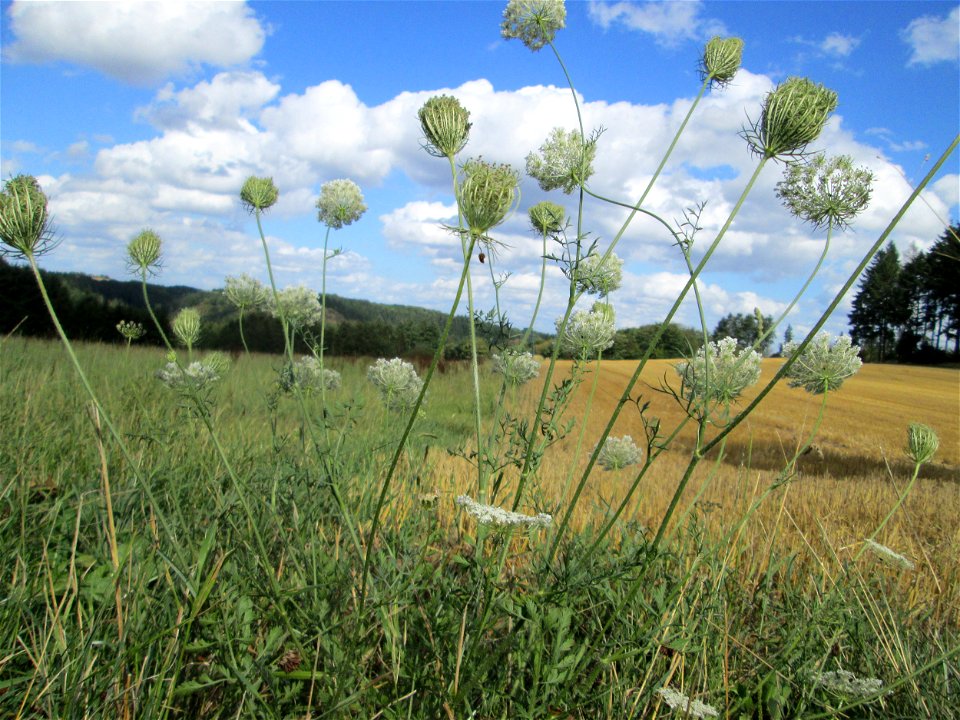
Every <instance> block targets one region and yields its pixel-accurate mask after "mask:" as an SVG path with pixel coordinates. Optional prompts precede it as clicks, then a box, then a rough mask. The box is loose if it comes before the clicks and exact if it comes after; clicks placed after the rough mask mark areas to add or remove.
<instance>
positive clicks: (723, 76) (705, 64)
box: [700, 37, 743, 87]
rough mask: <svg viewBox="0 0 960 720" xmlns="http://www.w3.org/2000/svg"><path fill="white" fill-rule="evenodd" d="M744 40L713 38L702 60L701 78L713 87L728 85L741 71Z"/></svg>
mask: <svg viewBox="0 0 960 720" xmlns="http://www.w3.org/2000/svg"><path fill="white" fill-rule="evenodd" d="M742 58H743V40H741V39H740V38H738V37H730V38H722V37H712V38H710V40H709V41H708V42H707V45H706V47H705V48H704V50H703V57H702V58H701V59H700V76H701V78H702V79H703V80H710V83H711V84H712V85H719V86H721V87H723V86H724V85H727V84H728V83H729V82H730V81H731V80H733V76H734V75H736V74H737V71H738V70H739V69H740V63H741V61H742Z"/></svg>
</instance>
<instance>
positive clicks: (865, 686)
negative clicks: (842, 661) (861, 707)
mask: <svg viewBox="0 0 960 720" xmlns="http://www.w3.org/2000/svg"><path fill="white" fill-rule="evenodd" d="M813 681H814V682H815V683H816V684H817V685H820V686H822V687H824V688H825V689H827V690H829V691H830V692H832V693H834V694H836V695H842V696H844V697H848V698H864V697H869V696H871V695H877V694H878V693H880V691H881V690H883V680H880V679H879V678H858V677H857V676H856V675H854V674H853V673H852V672H850V671H849V670H831V671H830V672H825V673H818V674H816V675H814V676H813Z"/></svg>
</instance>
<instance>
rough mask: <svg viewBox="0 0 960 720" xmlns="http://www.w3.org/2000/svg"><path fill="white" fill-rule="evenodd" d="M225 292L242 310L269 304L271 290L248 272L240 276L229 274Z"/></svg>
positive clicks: (225, 281)
mask: <svg viewBox="0 0 960 720" xmlns="http://www.w3.org/2000/svg"><path fill="white" fill-rule="evenodd" d="M223 294H224V295H225V296H226V298H227V300H229V301H230V302H231V303H232V304H233V305H234V306H235V307H236V308H238V309H240V310H260V309H261V308H264V307H266V306H267V303H268V302H269V299H270V291H269V290H268V289H267V288H265V287H264V286H263V283H261V282H260V281H259V280H257V279H256V278H252V277H250V276H249V275H247V274H246V273H244V274H242V275H240V276H239V277H234V276H227V278H226V279H225V280H224V287H223Z"/></svg>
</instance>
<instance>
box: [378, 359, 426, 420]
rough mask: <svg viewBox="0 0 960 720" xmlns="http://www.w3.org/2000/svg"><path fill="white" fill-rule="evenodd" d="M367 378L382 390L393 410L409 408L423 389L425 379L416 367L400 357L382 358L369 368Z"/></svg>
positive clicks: (381, 393)
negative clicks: (420, 375)
mask: <svg viewBox="0 0 960 720" xmlns="http://www.w3.org/2000/svg"><path fill="white" fill-rule="evenodd" d="M367 379H368V380H370V382H372V383H373V384H374V386H375V387H376V388H377V390H379V391H380V396H381V397H382V398H383V401H384V403H385V404H386V406H387V407H388V408H390V409H391V410H409V409H410V408H412V407H413V406H414V404H415V403H416V402H417V398H418V397H419V396H420V391H421V390H422V389H423V380H421V379H420V377H419V376H418V375H417V370H416V368H414V367H413V365H412V364H411V363H408V362H406V361H404V360H401V359H400V358H393V360H385V359H384V358H380V359H379V360H377V362H375V363H374V364H373V365H371V366H370V367H369V368H367Z"/></svg>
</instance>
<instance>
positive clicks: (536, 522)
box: [454, 495, 553, 528]
mask: <svg viewBox="0 0 960 720" xmlns="http://www.w3.org/2000/svg"><path fill="white" fill-rule="evenodd" d="M454 502H456V504H457V505H459V506H460V507H462V508H463V509H464V511H465V512H466V513H467V514H468V515H472V516H473V517H474V518H476V520H477V522H478V523H480V524H481V525H498V526H500V527H517V526H520V525H525V526H527V527H530V528H537V527H549V526H550V524H551V523H552V522H553V517H552V516H551V515H547V514H546V513H539V514H537V515H524V514H522V513H516V512H512V511H510V510H504V509H503V508H500V507H497V506H496V505H484V504H483V503H478V502H476V501H475V500H473V499H472V498H471V497H469V496H467V495H460V496H458V497H457V499H456V500H455V501H454Z"/></svg>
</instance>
